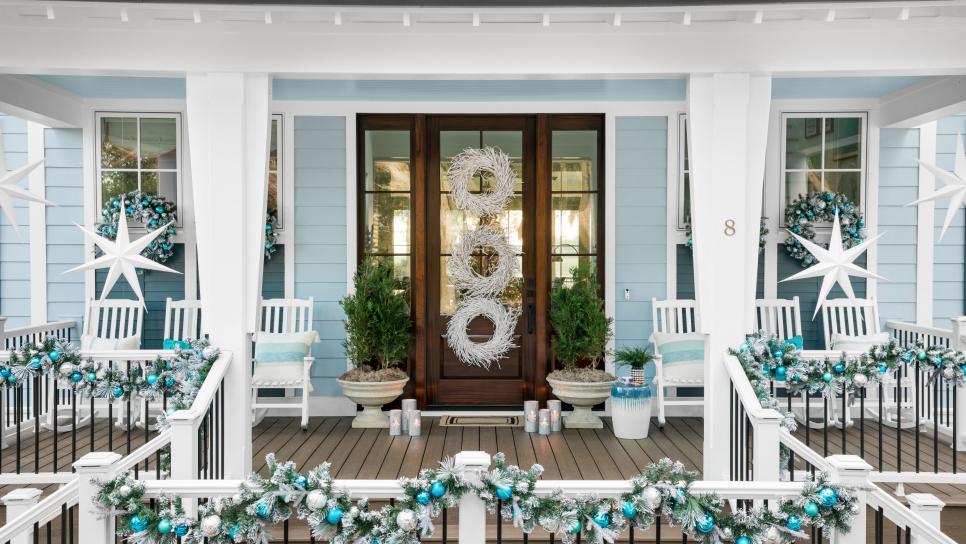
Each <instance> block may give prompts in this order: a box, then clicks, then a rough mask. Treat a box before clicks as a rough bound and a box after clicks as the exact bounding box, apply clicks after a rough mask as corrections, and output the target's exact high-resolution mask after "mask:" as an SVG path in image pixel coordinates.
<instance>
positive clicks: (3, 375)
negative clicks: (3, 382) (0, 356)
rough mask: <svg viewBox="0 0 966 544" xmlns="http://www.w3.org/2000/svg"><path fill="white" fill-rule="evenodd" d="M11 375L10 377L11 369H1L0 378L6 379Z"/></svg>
mask: <svg viewBox="0 0 966 544" xmlns="http://www.w3.org/2000/svg"><path fill="white" fill-rule="evenodd" d="M9 375H10V369H9V368H6V367H4V368H0V378H6V377H7V376H9Z"/></svg>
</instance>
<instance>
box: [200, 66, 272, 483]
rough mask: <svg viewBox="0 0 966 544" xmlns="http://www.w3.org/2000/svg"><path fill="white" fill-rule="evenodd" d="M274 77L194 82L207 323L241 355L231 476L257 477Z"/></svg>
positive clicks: (229, 426)
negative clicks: (257, 371)
mask: <svg viewBox="0 0 966 544" xmlns="http://www.w3.org/2000/svg"><path fill="white" fill-rule="evenodd" d="M271 83H272V82H271V77H269V76H268V75H265V74H242V73H209V74H188V76H187V96H186V99H187V100H186V104H187V120H188V149H189V151H190V156H191V179H192V186H193V190H194V212H195V224H196V229H197V241H198V268H199V275H200V288H201V289H200V291H201V302H202V313H201V315H202V319H203V320H204V322H205V324H204V327H205V330H207V331H208V332H209V333H210V336H211V340H212V343H214V344H215V345H217V346H218V347H220V348H222V349H228V350H231V351H232V352H233V353H234V354H235V355H234V359H233V361H232V364H231V366H230V367H229V369H228V372H227V374H226V375H225V387H226V392H227V395H226V401H225V404H226V405H225V410H226V412H227V413H228V414H231V417H229V418H227V419H226V422H225V444H231V448H229V449H228V451H227V452H226V454H225V477H227V478H244V477H246V476H247V474H248V473H249V472H250V471H251V462H252V459H251V455H252V453H251V449H252V446H251V420H252V417H251V364H250V363H251V360H250V355H249V354H250V353H251V333H252V332H253V331H254V329H255V309H256V307H257V305H258V300H259V295H260V292H261V280H262V263H263V258H262V256H263V253H262V252H263V247H262V246H263V244H264V239H265V222H264V214H265V197H266V192H267V191H266V185H267V177H268V170H267V167H268V145H269V127H270V122H271V119H270V118H271V99H272V98H271Z"/></svg>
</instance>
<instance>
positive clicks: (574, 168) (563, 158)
mask: <svg viewBox="0 0 966 544" xmlns="http://www.w3.org/2000/svg"><path fill="white" fill-rule="evenodd" d="M551 137H552V143H551V153H552V154H553V165H552V166H551V172H550V176H551V178H550V179H551V180H552V186H551V188H552V190H554V191H595V190H597V131H595V130H555V131H553V134H552V136H551Z"/></svg>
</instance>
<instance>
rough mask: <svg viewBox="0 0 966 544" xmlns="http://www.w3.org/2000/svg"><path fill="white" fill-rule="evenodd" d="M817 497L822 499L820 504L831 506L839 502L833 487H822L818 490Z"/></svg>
mask: <svg viewBox="0 0 966 544" xmlns="http://www.w3.org/2000/svg"><path fill="white" fill-rule="evenodd" d="M818 497H819V498H820V499H821V500H822V506H824V507H826V508H831V507H833V506H835V504H836V503H838V502H839V496H838V494H837V493H836V492H835V490H834V489H830V488H828V487H823V488H822V489H819V490H818Z"/></svg>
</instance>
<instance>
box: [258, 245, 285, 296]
mask: <svg viewBox="0 0 966 544" xmlns="http://www.w3.org/2000/svg"><path fill="white" fill-rule="evenodd" d="M262 298H285V246H283V245H279V246H278V251H277V252H276V253H275V255H273V256H272V258H271V259H269V260H267V261H265V268H264V269H263V270H262Z"/></svg>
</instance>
